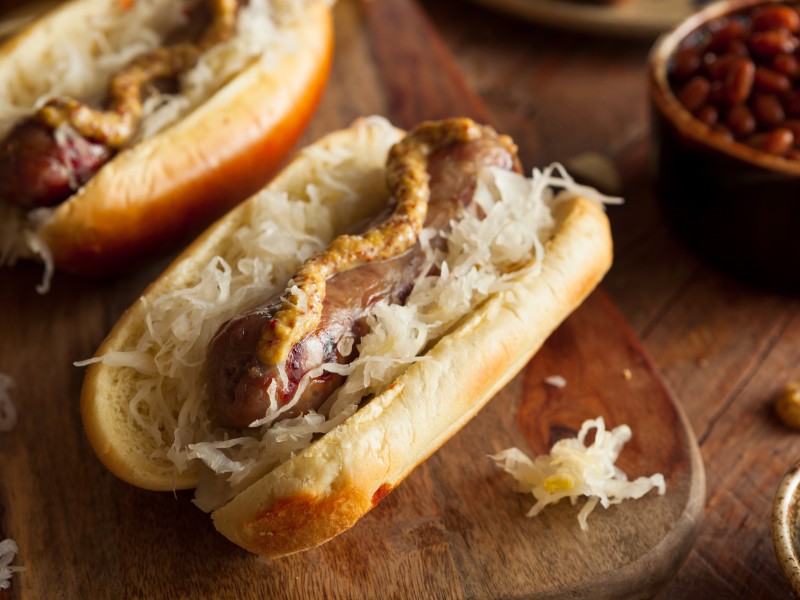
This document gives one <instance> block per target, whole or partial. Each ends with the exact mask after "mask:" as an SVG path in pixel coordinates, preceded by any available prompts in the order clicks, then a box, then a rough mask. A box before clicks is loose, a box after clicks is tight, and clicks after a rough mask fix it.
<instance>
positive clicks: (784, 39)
mask: <svg viewBox="0 0 800 600" xmlns="http://www.w3.org/2000/svg"><path fill="white" fill-rule="evenodd" d="M796 49H797V38H796V37H794V36H793V35H792V34H791V33H789V32H788V31H786V30H785V29H773V30H770V31H757V32H755V33H754V34H753V35H752V36H751V37H750V51H751V52H752V53H753V54H755V55H756V56H766V57H770V56H775V55H777V54H791V53H792V52H794V51H795V50H796Z"/></svg>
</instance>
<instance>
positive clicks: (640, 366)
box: [0, 0, 704, 600]
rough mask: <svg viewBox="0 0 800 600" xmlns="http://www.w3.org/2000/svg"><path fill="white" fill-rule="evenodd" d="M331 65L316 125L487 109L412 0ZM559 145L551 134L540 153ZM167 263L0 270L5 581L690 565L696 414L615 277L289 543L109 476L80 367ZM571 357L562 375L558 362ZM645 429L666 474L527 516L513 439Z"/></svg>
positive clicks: (382, 14)
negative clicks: (8, 382)
mask: <svg viewBox="0 0 800 600" xmlns="http://www.w3.org/2000/svg"><path fill="white" fill-rule="evenodd" d="M336 19H337V34H338V46H337V57H336V61H335V65H334V73H333V76H332V79H331V84H330V86H329V89H328V92H327V93H326V97H325V99H324V101H323V104H322V106H321V107H320V110H319V113H318V114H317V116H316V117H315V119H314V121H313V122H312V124H311V126H310V128H309V131H308V133H307V135H306V141H308V140H310V139H312V138H315V137H318V136H319V135H321V134H322V133H324V132H326V131H329V130H331V129H334V128H337V127H341V126H343V125H345V124H347V123H349V122H350V121H351V120H352V119H353V118H355V117H357V116H359V115H361V114H369V113H381V114H386V115H388V116H389V117H391V118H392V119H393V120H394V121H395V122H396V123H398V124H400V125H404V126H410V125H413V124H414V123H416V122H417V121H419V120H421V119H423V118H434V117H441V116H452V115H457V114H458V115H469V116H473V117H475V118H477V119H480V120H482V121H487V122H490V121H491V116H490V115H489V114H488V113H487V111H486V109H485V108H484V107H483V105H482V104H481V102H480V100H479V99H478V97H477V96H476V95H475V94H474V93H473V92H472V91H471V90H470V89H469V87H468V85H467V84H466V82H465V81H464V79H463V77H462V76H461V75H460V74H459V72H458V68H457V65H456V62H455V60H454V59H453V57H452V56H451V55H450V53H449V52H448V50H447V48H445V46H444V45H443V44H442V42H441V41H440V40H439V38H438V37H437V36H436V34H435V32H434V31H433V30H432V29H431V27H430V25H429V23H428V22H427V21H426V20H425V19H424V17H423V15H422V13H421V12H420V11H419V9H418V7H417V6H416V5H415V4H414V3H413V2H412V1H411V0H381V1H380V2H368V3H367V2H365V3H364V4H363V5H362V4H360V3H358V2H357V1H356V0H340V2H339V4H338V5H337V8H336ZM542 156H543V158H545V159H546V152H545V151H543V152H542ZM166 264H167V259H165V260H164V261H162V262H161V263H159V264H156V265H152V266H151V267H149V268H147V269H144V270H142V271H139V272H137V273H135V274H131V275H129V276H125V277H120V278H117V279H113V280H109V281H87V280H83V279H79V278H75V277H70V276H68V275H65V274H58V275H57V277H56V279H55V282H54V285H53V289H52V290H51V292H50V293H49V294H47V295H45V296H38V295H37V294H36V293H35V292H34V287H35V284H36V283H37V282H38V279H39V276H40V268H39V267H37V266H35V265H20V266H18V267H16V268H14V269H3V270H0V290H2V294H0V372H5V373H8V374H10V375H11V376H12V377H13V378H14V380H15V382H16V387H15V389H14V390H13V398H14V401H15V403H16V406H17V409H18V412H19V423H18V424H17V427H16V428H15V429H14V430H13V431H12V432H10V433H6V434H0V465H1V466H2V469H0V537H5V536H7V537H11V538H13V539H15V540H16V541H17V542H18V544H19V547H20V553H19V555H18V557H17V559H16V560H15V561H14V562H15V564H20V565H23V566H25V567H26V568H27V571H25V572H24V573H22V574H17V575H15V576H14V578H13V585H12V588H11V589H10V590H8V591H5V592H1V591H0V599H3V600H5V599H7V598H25V599H41V598H88V597H96V598H211V597H213V598H239V599H249V598H302V597H310V598H320V597H326V598H348V597H376V598H377V597H381V598H383V597H395V598H422V597H425V598H431V597H436V598H496V597H523V596H524V597H532V598H575V597H584V596H587V595H591V597H593V598H616V597H620V596H626V597H647V596H650V595H652V593H653V592H654V591H655V590H657V589H658V587H659V586H660V585H661V584H662V583H664V582H665V581H666V580H668V578H669V577H671V576H672V574H673V573H674V572H675V571H676V569H677V568H678V566H679V565H680V563H681V561H682V560H683V558H684V557H685V556H686V554H687V553H688V551H689V549H690V548H691V545H692V542H693V540H694V537H695V535H696V533H697V529H698V524H699V519H700V515H701V512H702V505H703V501H704V477H703V469H702V463H701V460H700V456H699V452H698V450H697V446H696V444H695V441H694V437H693V434H692V432H691V431H690V429H689V427H688V425H687V421H686V419H685V417H684V415H683V413H682V412H681V410H680V408H679V407H678V406H677V405H676V403H675V402H674V401H673V399H672V398H671V397H670V395H669V393H668V392H667V390H666V389H665V387H664V385H663V384H662V382H661V380H660V379H659V377H658V375H657V374H656V372H655V370H654V368H653V365H652V364H651V363H650V361H649V360H648V358H647V357H646V356H645V354H644V352H643V350H642V347H641V345H640V344H639V342H638V341H637V340H636V338H635V336H634V334H633V333H632V331H631V329H630V328H629V327H628V326H627V324H626V323H625V322H624V319H623V318H622V316H621V315H620V313H619V312H618V311H617V309H616V307H615V306H614V305H613V304H612V302H611V301H610V300H609V298H608V296H607V295H606V294H605V293H604V292H603V291H602V290H599V291H597V292H595V293H594V294H593V295H592V296H591V297H590V298H589V300H588V301H587V302H586V303H585V304H584V305H583V306H582V307H581V308H580V309H579V310H578V311H577V312H576V313H575V314H574V315H573V316H572V317H570V319H568V321H567V322H566V323H564V324H563V325H562V326H561V327H560V328H559V329H558V330H557V331H556V333H555V334H554V335H553V336H552V337H551V338H550V340H549V341H548V342H547V344H546V345H545V347H544V348H543V349H542V350H541V351H540V352H539V354H538V355H537V356H536V357H535V358H534V360H533V361H532V362H531V363H530V364H529V365H528V366H527V367H526V368H525V369H524V370H523V372H522V373H520V374H519V376H517V377H516V378H515V379H514V380H513V381H512V382H511V383H510V384H509V385H508V386H507V387H506V388H505V389H503V390H502V391H501V392H500V393H499V394H498V395H497V397H496V398H494V399H493V400H492V401H491V402H490V403H489V405H488V406H487V407H486V408H485V409H484V410H483V411H482V412H481V413H480V414H479V415H478V416H477V417H476V418H475V419H474V420H473V421H471V422H470V423H469V424H468V425H467V426H466V427H465V428H464V429H463V430H462V431H461V432H460V433H459V434H458V435H456V436H455V437H454V438H453V439H452V440H451V441H450V442H448V443H447V444H446V445H445V446H444V447H443V448H442V449H441V450H440V451H439V452H437V453H436V454H435V455H434V456H433V457H431V458H430V459H429V460H428V461H427V462H426V463H424V464H423V465H422V466H421V467H420V468H418V469H417V470H416V471H415V472H414V473H413V474H412V475H411V476H410V477H409V478H408V479H407V480H406V481H405V482H404V483H403V484H402V485H401V486H399V487H398V488H397V489H396V490H394V491H393V492H392V493H391V494H389V495H388V496H387V497H386V498H385V499H384V500H383V501H382V502H381V503H380V504H379V505H378V506H377V507H376V508H375V509H374V510H373V511H372V512H371V513H370V514H368V515H367V516H366V517H365V518H364V519H362V520H361V522H359V523H358V524H357V525H356V526H355V527H354V528H353V529H351V530H350V531H348V532H346V533H344V534H342V535H341V536H339V537H338V538H336V539H334V540H332V541H331V542H329V543H327V544H325V545H323V546H321V547H320V548H317V549H314V550H310V551H308V552H305V553H303V554H300V555H296V556H291V557H287V558H284V559H280V560H274V561H270V560H265V559H261V558H258V557H255V556H252V555H250V554H248V553H246V552H244V551H243V550H241V549H239V548H238V547H236V546H234V545H232V544H230V543H229V542H228V541H227V540H225V539H224V538H222V537H221V536H220V535H218V534H217V533H216V532H215V531H214V529H213V526H212V524H211V521H210V519H209V518H208V516H207V515H205V514H204V513H202V512H200V511H199V510H197V509H196V508H195V507H194V506H193V505H192V504H191V495H190V494H188V493H183V492H180V493H177V494H169V493H154V492H147V491H143V490H139V489H136V488H133V487H131V486H129V485H127V484H125V483H123V482H121V481H119V480H117V479H116V478H115V477H114V476H112V475H110V474H109V473H108V472H107V471H105V470H104V468H103V467H102V466H101V465H100V463H99V462H98V461H97V460H96V458H95V457H94V455H93V453H92V451H91V449H90V448H89V446H88V444H87V442H86V441H85V439H84V436H83V431H82V427H81V422H80V417H79V413H78V397H79V393H80V387H81V383H82V377H83V372H82V370H81V369H78V368H75V367H73V366H72V363H73V362H74V361H76V360H80V359H82V358H86V357H88V356H90V355H91V354H92V353H93V352H94V350H95V348H96V347H97V345H98V344H99V342H100V341H101V340H102V338H103V337H104V336H105V334H106V332H107V331H108V330H109V329H110V327H111V325H112V324H113V322H114V321H115V320H116V319H117V318H118V317H119V315H120V314H121V313H122V311H123V310H124V309H125V308H126V307H127V306H128V305H129V304H130V303H131V302H133V301H134V300H135V298H136V297H137V295H138V294H139V293H140V292H141V290H142V289H143V288H144V286H145V285H146V284H147V282H149V281H150V280H151V279H152V278H153V277H155V276H156V275H157V274H158V273H159V272H160V270H161V269H162V268H163V267H164V266H165V265H166ZM553 375H560V376H562V377H563V378H564V379H565V380H566V386H565V387H563V388H557V387H553V386H550V385H547V384H546V383H545V382H544V380H545V379H546V378H547V377H550V376H553ZM597 416H603V417H604V418H605V419H606V422H607V424H608V425H609V426H610V427H611V426H616V425H619V424H621V423H627V424H628V425H630V426H631V428H632V429H633V434H634V437H633V440H632V441H631V442H629V443H628V445H627V446H626V447H625V450H624V451H623V453H622V456H621V457H620V460H619V463H618V464H619V466H621V467H622V468H623V469H624V470H625V471H626V472H627V473H628V475H629V476H630V477H638V476H640V475H650V474H652V473H655V472H662V473H664V475H665V476H666V480H667V493H666V495H665V496H663V497H659V496H657V495H655V494H654V493H652V492H651V493H650V494H648V495H647V496H645V497H644V498H643V499H641V500H638V501H630V502H626V503H623V504H621V505H619V506H615V507H612V508H610V509H608V510H603V509H598V510H597V511H595V512H594V513H593V514H592V515H591V516H590V518H589V530H588V531H587V532H583V531H581V530H580V529H579V527H578V524H577V520H576V515H577V512H578V510H579V509H580V506H574V507H573V506H569V505H566V504H565V505H558V506H555V507H551V508H548V509H547V510H546V511H545V512H544V513H543V514H542V515H541V516H539V517H537V518H535V519H529V518H526V517H525V513H526V512H527V510H528V509H529V508H530V506H531V505H532V499H531V498H530V497H526V496H523V495H520V494H516V493H515V492H513V491H512V482H511V480H510V478H509V477H508V476H507V475H505V474H504V473H503V472H501V471H500V470H499V469H498V468H497V467H496V466H495V465H494V464H493V463H492V461H491V460H489V458H488V457H487V455H488V454H491V453H495V452H497V451H498V450H500V449H503V448H506V447H509V446H518V447H520V448H522V449H523V450H525V451H526V452H528V453H529V454H534V453H543V452H547V451H548V450H549V447H550V445H551V444H552V443H553V442H554V441H555V440H557V439H558V438H559V437H562V436H564V435H566V434H573V433H574V432H575V431H576V430H577V428H578V427H579V425H580V423H581V422H582V421H584V420H585V419H588V418H594V417H597Z"/></svg>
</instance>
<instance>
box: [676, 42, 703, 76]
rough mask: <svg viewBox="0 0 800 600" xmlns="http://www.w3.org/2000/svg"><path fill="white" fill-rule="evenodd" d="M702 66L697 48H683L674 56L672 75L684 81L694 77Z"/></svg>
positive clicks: (700, 54)
mask: <svg viewBox="0 0 800 600" xmlns="http://www.w3.org/2000/svg"><path fill="white" fill-rule="evenodd" d="M702 64H703V59H702V52H701V51H700V50H699V49H698V48H691V47H689V48H683V49H681V50H679V51H678V53H677V54H675V60H674V62H673V64H672V75H673V76H674V77H675V78H677V79H679V80H686V79H688V78H689V77H691V76H692V75H694V74H695V73H696V72H697V70H698V69H699V68H700V66H701V65H702Z"/></svg>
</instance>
